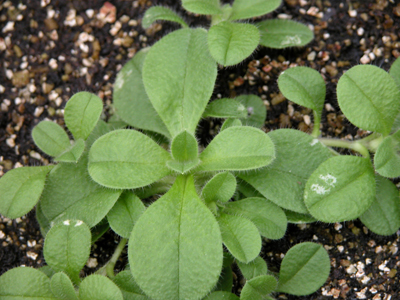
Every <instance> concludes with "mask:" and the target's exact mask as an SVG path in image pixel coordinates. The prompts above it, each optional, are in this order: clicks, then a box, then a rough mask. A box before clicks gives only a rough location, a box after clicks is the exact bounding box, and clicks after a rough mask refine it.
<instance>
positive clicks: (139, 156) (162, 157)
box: [88, 129, 171, 189]
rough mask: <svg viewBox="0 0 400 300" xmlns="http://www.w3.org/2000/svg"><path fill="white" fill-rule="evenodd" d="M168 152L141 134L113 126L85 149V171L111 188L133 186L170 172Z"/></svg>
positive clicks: (149, 182) (145, 183)
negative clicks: (87, 162) (87, 166)
mask: <svg viewBox="0 0 400 300" xmlns="http://www.w3.org/2000/svg"><path fill="white" fill-rule="evenodd" d="M169 159H170V154H169V153H168V152H167V151H166V150H164V149H163V148H161V147H160V146H159V145H157V143H156V142H154V141H153V140H152V139H151V138H149V137H147V136H145V135H144V134H142V133H140V132H138V131H136V130H129V129H119V130H114V131H112V132H110V133H107V134H105V135H103V136H102V137H100V138H99V139H98V140H96V142H94V144H93V146H92V148H91V149H90V152H89V168H88V170H89V174H90V176H91V177H92V178H93V180H94V181H96V182H97V183H99V184H101V185H103V186H106V187H111V188H120V189H134V188H138V187H142V186H146V185H149V184H151V183H153V182H155V181H157V180H158V179H161V178H163V177H164V176H166V175H168V174H170V172H171V171H170V170H169V169H168V168H167V166H166V165H165V164H166V162H167V161H168V160H169Z"/></svg>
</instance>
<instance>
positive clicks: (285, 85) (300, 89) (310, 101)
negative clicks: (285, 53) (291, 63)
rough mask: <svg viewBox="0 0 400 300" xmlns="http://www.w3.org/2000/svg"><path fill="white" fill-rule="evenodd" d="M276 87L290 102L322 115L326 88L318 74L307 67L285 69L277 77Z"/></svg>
mask: <svg viewBox="0 0 400 300" xmlns="http://www.w3.org/2000/svg"><path fill="white" fill-rule="evenodd" d="M278 86H279V89H280V91H281V92H282V94H283V96H285V97H286V98H287V99H289V100H290V101H293V102H295V103H296V104H299V105H302V106H305V107H308V108H311V109H313V110H315V111H316V112H317V113H318V114H321V113H322V109H323V106H324V102H325V94H326V87H325V81H324V79H323V78H322V76H321V74H319V72H317V71H315V70H314V69H311V68H309V67H294V68H290V69H287V70H286V71H284V72H282V73H281V75H279V78H278Z"/></svg>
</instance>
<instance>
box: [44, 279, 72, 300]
mask: <svg viewBox="0 0 400 300" xmlns="http://www.w3.org/2000/svg"><path fill="white" fill-rule="evenodd" d="M50 287H51V291H52V292H53V294H54V295H55V296H57V298H58V299H61V300H78V296H77V295H76V293H75V289H74V286H73V284H72V282H71V280H70V279H69V277H68V276H67V275H66V274H64V273H63V272H59V273H56V274H54V275H53V276H52V277H51V280H50Z"/></svg>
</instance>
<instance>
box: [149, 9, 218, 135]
mask: <svg viewBox="0 0 400 300" xmlns="http://www.w3.org/2000/svg"><path fill="white" fill-rule="evenodd" d="M195 2H199V1H195ZM183 4H184V3H183ZM165 57H168V59H167V60H166V59H165ZM199 62H201V63H199ZM160 66H163V67H162V68H160ZM216 76H217V64H216V63H215V61H214V59H213V58H212V57H211V55H210V54H209V53H208V49H207V32H206V31H205V30H204V29H188V28H187V29H180V30H176V31H174V32H172V33H170V34H168V35H166V36H165V37H163V38H162V39H161V40H160V41H158V42H157V43H156V44H154V46H153V47H152V48H151V49H150V51H149V53H148V54H147V57H146V60H145V62H144V65H143V81H144V86H145V88H146V92H147V94H148V96H149V98H150V101H151V103H152V105H153V106H154V108H155V110H156V111H157V112H158V114H159V115H160V117H161V119H162V120H163V121H164V123H165V125H166V126H167V128H168V131H169V132H170V134H171V136H172V137H175V136H176V135H178V134H179V133H181V132H182V131H184V130H186V131H188V132H189V133H191V134H194V132H195V130H196V127H197V123H198V122H199V120H200V118H201V116H202V114H203V111H204V109H205V107H206V105H207V103H208V101H209V99H210V97H211V95H212V92H213V90H214V83H215V79H216Z"/></svg>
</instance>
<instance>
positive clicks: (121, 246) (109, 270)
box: [99, 239, 128, 279]
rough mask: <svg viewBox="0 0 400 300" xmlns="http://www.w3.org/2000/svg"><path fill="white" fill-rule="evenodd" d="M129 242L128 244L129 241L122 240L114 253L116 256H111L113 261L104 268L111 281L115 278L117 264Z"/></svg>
mask: <svg viewBox="0 0 400 300" xmlns="http://www.w3.org/2000/svg"><path fill="white" fill-rule="evenodd" d="M127 242H128V239H121V240H120V242H119V244H118V246H117V248H116V249H115V251H114V254H113V255H112V256H111V259H110V260H109V261H108V262H107V263H106V265H105V266H104V267H105V271H106V274H107V276H108V277H109V278H111V279H112V278H114V277H115V273H114V267H115V264H116V263H117V261H118V259H119V257H120V255H121V253H122V251H123V250H124V248H125V245H126V243H127ZM104 267H103V268H104ZM103 268H102V269H103ZM99 271H100V270H99Z"/></svg>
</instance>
